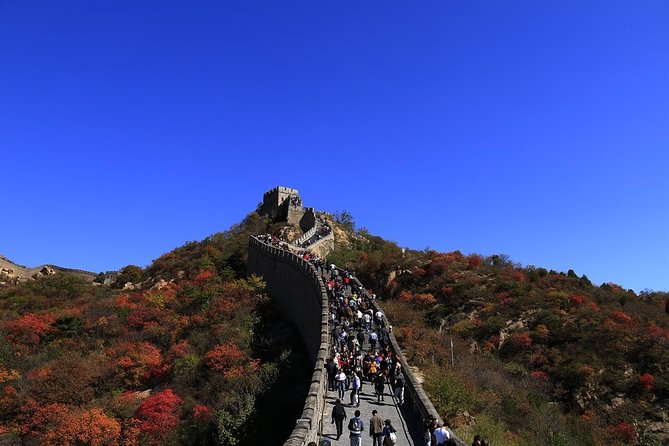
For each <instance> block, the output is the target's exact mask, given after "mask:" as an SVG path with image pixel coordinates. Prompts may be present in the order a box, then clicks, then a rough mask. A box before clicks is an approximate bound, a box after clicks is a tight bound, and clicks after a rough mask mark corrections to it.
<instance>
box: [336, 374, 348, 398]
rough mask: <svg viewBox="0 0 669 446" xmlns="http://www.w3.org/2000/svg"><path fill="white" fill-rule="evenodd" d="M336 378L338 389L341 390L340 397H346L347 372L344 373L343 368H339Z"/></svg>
mask: <svg viewBox="0 0 669 446" xmlns="http://www.w3.org/2000/svg"><path fill="white" fill-rule="evenodd" d="M336 380H337V390H338V392H339V394H338V396H339V399H340V400H342V399H344V393H346V373H344V371H343V370H342V369H339V372H338V373H337V377H336Z"/></svg>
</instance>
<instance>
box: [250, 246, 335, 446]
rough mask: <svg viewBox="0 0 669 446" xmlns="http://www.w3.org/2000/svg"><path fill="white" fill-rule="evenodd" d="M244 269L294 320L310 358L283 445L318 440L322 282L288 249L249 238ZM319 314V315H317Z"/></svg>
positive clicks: (323, 353)
mask: <svg viewBox="0 0 669 446" xmlns="http://www.w3.org/2000/svg"><path fill="white" fill-rule="evenodd" d="M248 252H249V259H248V264H247V272H248V273H249V274H256V275H258V276H261V277H263V278H264V279H265V281H266V283H267V290H268V293H269V294H270V295H271V296H272V299H274V300H277V301H278V303H279V305H278V306H279V308H280V310H281V311H282V312H283V313H284V316H285V317H286V318H287V319H288V320H291V321H292V322H294V323H295V325H296V326H297V328H298V331H300V334H301V335H302V338H303V339H304V342H305V344H306V346H307V351H308V352H309V355H310V357H311V359H312V360H313V364H314V365H313V372H312V375H311V384H310V387H309V391H308V393H307V396H306V399H305V402H304V406H303V409H302V414H301V416H300V418H298V420H297V421H296V423H295V427H294V429H293V431H292V433H291V434H290V436H289V437H288V439H287V440H286V441H285V442H284V446H305V445H307V444H308V443H309V442H312V441H314V442H318V440H319V438H320V435H321V433H322V431H323V428H322V418H323V417H322V413H323V410H324V407H325V397H326V393H327V379H326V378H325V377H324V374H323V370H324V368H325V363H326V361H327V357H328V354H329V343H328V341H329V310H328V296H327V292H326V289H325V284H324V283H323V281H322V280H321V278H320V276H319V274H318V272H317V271H316V269H315V268H314V266H313V265H312V264H311V263H309V262H308V261H306V260H304V259H303V258H302V257H300V256H297V255H295V254H293V253H292V252H290V251H286V250H284V249H281V248H278V247H275V246H272V245H270V244H267V243H264V242H262V241H261V240H259V239H258V238H256V237H253V236H251V237H250V239H249V250H248ZM318 314H320V316H321V317H320V318H318V317H317V315H318Z"/></svg>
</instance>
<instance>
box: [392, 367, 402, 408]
mask: <svg viewBox="0 0 669 446" xmlns="http://www.w3.org/2000/svg"><path fill="white" fill-rule="evenodd" d="M394 386H395V390H394V393H395V398H396V399H397V405H398V406H402V405H403V404H404V375H403V374H402V370H400V371H399V372H398V374H397V375H396V376H395V383H394Z"/></svg>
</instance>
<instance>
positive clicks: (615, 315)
mask: <svg viewBox="0 0 669 446" xmlns="http://www.w3.org/2000/svg"><path fill="white" fill-rule="evenodd" d="M609 316H610V317H611V318H612V319H614V320H616V321H618V322H622V323H627V322H631V321H632V318H631V317H630V316H629V315H628V314H627V313H625V312H624V311H619V310H616V311H612V312H611V313H610V314H609Z"/></svg>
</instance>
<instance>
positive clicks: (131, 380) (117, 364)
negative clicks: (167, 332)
mask: <svg viewBox="0 0 669 446" xmlns="http://www.w3.org/2000/svg"><path fill="white" fill-rule="evenodd" d="M109 353H110V355H111V356H112V357H114V358H115V359H114V360H113V361H112V368H113V369H114V371H115V372H116V374H117V375H118V376H119V377H120V378H121V379H122V381H123V382H124V384H126V385H127V386H130V387H137V386H140V385H141V384H142V383H146V382H147V381H151V380H155V379H159V378H161V377H162V376H164V373H165V368H164V366H163V357H162V355H161V353H160V350H158V349H157V348H156V347H155V346H154V345H153V344H151V343H149V342H126V343H123V344H120V345H119V346H117V347H116V348H113V349H111V350H110V352H109Z"/></svg>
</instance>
